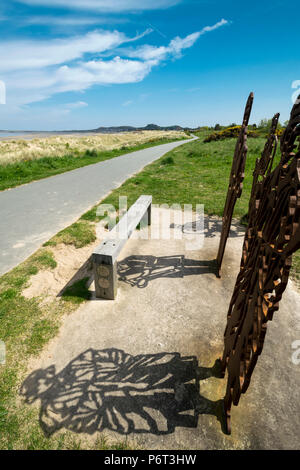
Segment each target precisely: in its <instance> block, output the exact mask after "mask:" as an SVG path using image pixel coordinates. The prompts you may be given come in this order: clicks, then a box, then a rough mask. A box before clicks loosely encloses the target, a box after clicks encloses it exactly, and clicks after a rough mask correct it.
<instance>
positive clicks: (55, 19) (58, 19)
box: [0, 15, 128, 28]
mask: <svg viewBox="0 0 300 470" xmlns="http://www.w3.org/2000/svg"><path fill="white" fill-rule="evenodd" d="M0 21H1V16H0ZM20 21H21V22H22V24H23V25H24V24H27V25H46V26H61V27H64V28H65V27H68V26H89V25H103V24H105V25H107V24H109V23H114V24H116V23H119V24H120V23H127V21H128V20H127V19H126V18H116V17H115V16H110V17H108V16H50V15H46V16H30V17H28V18H24V17H22V19H21V20H20Z"/></svg>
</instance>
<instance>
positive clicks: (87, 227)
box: [44, 220, 96, 248]
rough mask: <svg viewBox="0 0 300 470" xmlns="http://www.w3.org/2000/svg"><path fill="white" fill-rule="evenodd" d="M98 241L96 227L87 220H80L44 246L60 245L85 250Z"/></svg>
mask: <svg viewBox="0 0 300 470" xmlns="http://www.w3.org/2000/svg"><path fill="white" fill-rule="evenodd" d="M95 240H96V231H95V226H94V225H91V224H90V223H88V222H87V221H86V220H80V221H78V222H75V223H74V224H72V225H70V227H67V228H66V229H64V230H62V231H61V232H59V233H58V234H57V235H55V236H54V237H53V238H51V240H49V241H48V242H46V243H45V244H44V246H55V245H57V244H59V243H64V244H65V245H74V246H75V247H76V248H83V247H84V246H86V245H89V244H90V243H92V242H94V241H95Z"/></svg>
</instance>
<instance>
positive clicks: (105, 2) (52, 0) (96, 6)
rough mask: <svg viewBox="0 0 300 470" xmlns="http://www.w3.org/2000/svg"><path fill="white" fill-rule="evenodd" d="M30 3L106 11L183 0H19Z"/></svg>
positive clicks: (150, 7) (158, 6) (147, 7)
mask: <svg viewBox="0 0 300 470" xmlns="http://www.w3.org/2000/svg"><path fill="white" fill-rule="evenodd" d="M19 1H20V2H21V3H26V4H28V5H41V6H48V7H54V8H55V7H62V8H70V9H73V8H76V9H80V10H93V11H104V12H118V11H132V10H155V9H161V8H168V7H171V6H173V5H176V4H178V3H180V1H181V0H19Z"/></svg>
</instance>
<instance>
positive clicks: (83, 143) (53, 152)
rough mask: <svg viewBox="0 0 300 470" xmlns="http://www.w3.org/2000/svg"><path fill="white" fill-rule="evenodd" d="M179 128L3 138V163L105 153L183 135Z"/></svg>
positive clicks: (0, 157) (0, 154)
mask: <svg viewBox="0 0 300 470" xmlns="http://www.w3.org/2000/svg"><path fill="white" fill-rule="evenodd" d="M182 135H183V134H182V132H176V131H168V132H166V131H137V132H127V133H124V134H123V133H120V134H95V135H87V136H72V135H64V136H51V137H40V138H34V139H30V140H24V139H16V140H12V139H7V140H0V165H7V164H12V163H20V162H28V161H32V160H37V159H40V158H44V157H64V156H66V155H69V154H71V155H73V156H74V157H76V156H79V155H81V154H83V153H85V152H86V151H91V152H92V151H95V152H106V151H108V150H116V149H120V148H122V147H125V148H127V147H132V146H135V145H141V144H145V143H147V142H151V141H157V140H160V139H171V140H176V139H178V138H181V137H182Z"/></svg>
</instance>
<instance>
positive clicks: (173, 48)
mask: <svg viewBox="0 0 300 470" xmlns="http://www.w3.org/2000/svg"><path fill="white" fill-rule="evenodd" d="M226 24H228V21H227V20H224V19H222V20H221V21H218V23H216V24H214V25H213V26H205V28H202V29H201V31H197V32H195V33H192V34H189V35H188V36H186V37H185V38H180V37H179V36H177V37H176V38H175V39H172V41H170V43H169V45H168V46H160V47H156V46H150V45H144V46H141V47H138V48H137V49H134V50H129V51H128V52H127V55H128V57H131V58H138V59H142V60H159V61H161V60H165V59H166V58H167V57H168V56H175V57H180V55H181V53H182V51H183V50H184V49H188V48H190V47H192V46H193V45H194V44H195V42H196V41H197V40H198V39H199V37H200V36H203V35H204V34H205V33H208V32H211V31H214V30H216V29H218V28H220V27H221V26H224V25H226Z"/></svg>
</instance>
